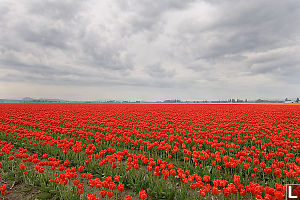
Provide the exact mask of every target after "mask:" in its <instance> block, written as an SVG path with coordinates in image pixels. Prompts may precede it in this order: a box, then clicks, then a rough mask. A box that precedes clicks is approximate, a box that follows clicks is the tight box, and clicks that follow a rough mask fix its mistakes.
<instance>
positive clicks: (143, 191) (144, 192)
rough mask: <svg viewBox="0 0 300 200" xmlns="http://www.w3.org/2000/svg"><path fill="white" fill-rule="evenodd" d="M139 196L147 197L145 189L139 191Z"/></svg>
mask: <svg viewBox="0 0 300 200" xmlns="http://www.w3.org/2000/svg"><path fill="white" fill-rule="evenodd" d="M139 195H140V198H141V199H146V198H147V193H146V190H142V191H140V192H139Z"/></svg>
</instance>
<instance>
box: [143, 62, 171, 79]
mask: <svg viewBox="0 0 300 200" xmlns="http://www.w3.org/2000/svg"><path fill="white" fill-rule="evenodd" d="M146 71H147V72H148V73H149V74H150V76H152V77H154V78H172V77H174V76H175V74H176V72H175V70H167V69H165V68H163V67H162V65H161V64H154V65H151V66H148V67H147V68H146Z"/></svg>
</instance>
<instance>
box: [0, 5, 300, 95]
mask: <svg viewBox="0 0 300 200" xmlns="http://www.w3.org/2000/svg"><path fill="white" fill-rule="evenodd" d="M298 19H300V1H298V0H286V1H280V0H275V1H274V0H264V1H260V0H253V1H250V2H249V1H219V0H214V1H205V0H202V1H200V0H199V1H197V0H188V1H181V0H172V1H170V0H161V1H157V2H153V1H150V0H128V1H125V0H104V1H96V0H84V1H82V0H72V1H71V0H65V1H60V0H44V1H38V0H24V1H22V2H16V1H9V0H3V1H1V2H0V30H1V32H0V94H1V96H0V98H22V97H24V96H31V97H45V98H47V97H49V98H64V99H78V100H79V99H111V98H114V99H122V98H124V99H129V100H141V99H143V100H158V99H166V98H178V99H183V100H187V99H197V100H202V99H228V98H248V99H255V98H285V97H286V96H287V97H297V96H299V93H300V89H299V86H300V78H299V77H300V65H299V64H300V57H299V55H300V37H299V36H300V28H299V25H298Z"/></svg>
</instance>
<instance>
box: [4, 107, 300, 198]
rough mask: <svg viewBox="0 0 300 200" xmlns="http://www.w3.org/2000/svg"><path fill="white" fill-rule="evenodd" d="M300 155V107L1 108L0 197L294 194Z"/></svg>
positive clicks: (171, 196)
mask: <svg viewBox="0 0 300 200" xmlns="http://www.w3.org/2000/svg"><path fill="white" fill-rule="evenodd" d="M299 152H300V105H284V104H138V103H137V104H108V103H107V104H105V103H103V104H84V103H83V104H80V103H69V104H67V103H66V104H63V103H57V104H56V103H53V104H43V103H40V104H39V103H32V104H31V103H27V104H25V103H24V104H23V103H19V104H8V103H7V104H5V103H2V104H0V191H1V194H0V199H24V198H25V197H26V198H28V199H29V196H28V195H29V194H32V193H34V195H35V197H34V198H36V199H65V200H76V199H90V200H91V199H126V200H130V199H149V200H150V199H152V200H154V199H168V200H171V199H176V200H189V199H190V200H192V199H209V200H210V199H214V200H220V199H234V200H235V199H257V200H258V199H270V200H271V199H286V193H287V187H286V185H288V184H300V155H299ZM21 186H22V187H21ZM299 187H300V186H298V187H297V188H296V189H295V190H297V189H298V191H294V193H293V194H296V193H297V192H298V193H299V194H300V189H299ZM16 188H19V189H16ZM18 195H23V198H22V197H18ZM26 195H27V196H26ZM26 198H25V199H26Z"/></svg>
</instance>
